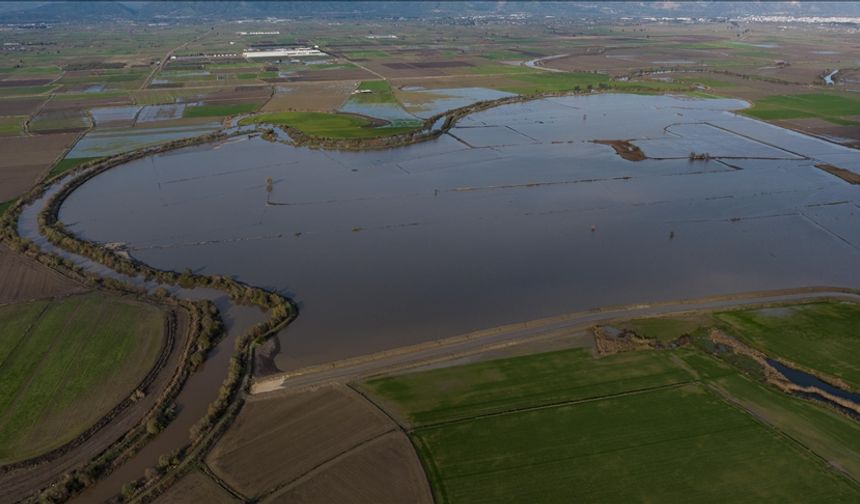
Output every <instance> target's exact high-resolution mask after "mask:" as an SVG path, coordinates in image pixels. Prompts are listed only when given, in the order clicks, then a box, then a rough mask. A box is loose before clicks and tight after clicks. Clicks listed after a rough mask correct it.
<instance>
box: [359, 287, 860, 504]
mask: <svg viewBox="0 0 860 504" xmlns="http://www.w3.org/2000/svg"><path fill="white" fill-rule="evenodd" d="M857 317H860V306H858V305H856V304H847V303H816V304H809V305H794V306H790V307H780V308H777V309H776V311H766V312H760V311H754V310H735V311H730V312H721V313H717V314H713V315H709V314H702V315H685V316H682V317H677V318H648V319H635V320H630V321H626V322H622V323H618V324H614V325H615V326H616V327H626V328H631V329H635V330H636V331H637V332H639V333H640V334H642V335H645V336H647V337H650V338H655V339H658V340H661V341H668V340H672V339H674V338H676V337H677V336H679V335H681V334H685V333H694V334H700V333H701V332H702V331H701V330H702V329H703V328H706V327H712V326H715V325H718V326H720V327H724V328H731V330H732V333H733V334H736V335H738V337H741V338H742V339H744V340H745V341H747V342H748V343H750V344H751V345H754V346H757V347H759V348H762V349H766V351H768V352H769V355H773V356H784V357H786V358H791V357H790V355H794V353H795V352H800V353H801V354H802V353H806V354H808V355H806V356H805V359H804V358H801V357H804V356H801V355H795V357H794V358H793V360H796V361H797V362H799V363H801V364H804V365H808V366H810V367H812V366H813V365H814V366H817V367H816V369H822V370H830V372H833V373H834V374H836V372H842V373H843V374H849V375H850V374H851V373H852V372H853V363H856V362H860V359H858V358H857V354H856V352H857V351H858V350H856V347H857V345H856V338H857V337H860V333H858V332H857V329H856V328H858V327H860V324H858V319H857ZM792 328H794V329H792ZM846 333H848V334H846ZM852 346H853V347H855V348H852ZM804 349H805V351H804ZM840 352H844V354H842V355H840ZM357 386H358V387H359V388H361V389H363V390H364V391H365V392H366V393H368V394H369V395H370V396H371V397H374V398H375V400H376V401H377V402H378V404H380V405H381V406H382V407H384V408H385V409H386V410H388V411H389V412H391V413H392V414H394V415H395V416H396V417H399V418H401V419H404V420H406V421H407V425H409V426H410V431H409V432H410V435H411V436H412V439H413V442H414V443H415V445H416V447H417V449H418V451H419V455H420V456H421V458H422V460H423V462H424V466H425V468H426V470H427V472H428V475H429V478H430V481H431V486H432V488H433V491H434V495H435V497H436V502H440V503H445V502H454V503H459V502H468V503H472V502H479V503H480V502H541V503H552V502H751V503H752V502H798V501H800V502H853V501H857V500H858V499H860V485H858V484H857V483H856V482H857V481H860V425H859V424H858V423H857V421H856V420H854V419H852V418H850V417H848V416H846V415H843V414H841V413H839V412H837V411H835V410H833V409H830V408H828V407H826V406H824V405H821V404H819V403H815V402H810V401H807V400H804V399H801V398H798V397H794V396H790V395H787V394H785V393H783V392H781V391H779V390H778V389H776V388H774V387H771V386H768V385H766V384H764V383H762V382H758V381H756V380H755V379H753V378H752V377H750V376H747V375H745V374H744V373H743V372H742V371H741V370H740V369H738V368H735V367H733V366H732V365H730V364H729V363H728V362H727V361H724V360H720V359H717V358H715V357H713V356H711V355H709V354H706V353H704V352H702V351H701V350H699V349H698V348H697V347H696V346H688V347H683V348H677V349H674V350H643V351H637V352H627V353H622V354H615V355H612V356H604V357H601V358H595V357H593V356H592V355H591V353H590V352H589V351H587V350H585V349H572V350H561V351H555V352H550V353H543V354H535V355H528V356H522V357H513V358H507V359H500V360H494V361H486V362H477V363H472V364H467V365H461V366H455V367H449V368H438V369H433V370H429V371H423V372H419V373H412V374H404V375H398V376H392V377H383V378H377V379H373V380H370V381H368V382H364V383H362V384H358V385H357ZM837 467H838V468H839V469H838V470H837V469H835V468H837ZM846 475H847V477H846ZM852 479H853V481H852Z"/></svg>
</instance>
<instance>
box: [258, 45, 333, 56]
mask: <svg viewBox="0 0 860 504" xmlns="http://www.w3.org/2000/svg"><path fill="white" fill-rule="evenodd" d="M242 56H244V57H245V58H299V57H303V56H326V53H324V52H322V51H320V50H319V49H317V48H316V47H284V48H278V49H267V50H263V51H245V52H243V53H242Z"/></svg>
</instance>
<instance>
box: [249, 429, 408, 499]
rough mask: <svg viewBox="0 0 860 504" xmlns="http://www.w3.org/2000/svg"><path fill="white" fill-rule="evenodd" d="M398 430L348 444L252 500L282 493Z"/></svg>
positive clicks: (390, 430)
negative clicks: (334, 453)
mask: <svg viewBox="0 0 860 504" xmlns="http://www.w3.org/2000/svg"><path fill="white" fill-rule="evenodd" d="M398 432H399V429H397V427H392V428H390V429H388V430H386V431H385V432H382V433H380V434H376V435H374V436H371V437H369V438H367V439H365V440H364V441H360V442H358V443H356V444H354V445H352V446H350V447H349V448H347V449H345V450H343V451H341V452H340V453H338V454H336V455H333V456H332V457H329V458H327V459H326V460H324V461H322V462H320V463H319V464H317V465H315V466H313V467H311V468H310V469H308V470H307V471H305V472H303V473H302V474H300V475H298V476H296V477H295V478H293V479H291V480H290V481H286V482H284V483H279V484H277V485H275V486H274V487H272V488H271V489H270V490H268V491H266V492H263V493H261V494H259V495H258V496H256V497H255V498H254V500H255V501H257V502H259V501H265V500H266V499H269V498H271V497H276V496H278V495H281V494H282V493H284V492H286V491H289V490H292V489H293V488H295V487H296V486H298V485H300V484H302V483H304V482H305V481H307V480H309V479H310V478H312V477H314V476H316V475H317V474H318V473H320V472H321V471H323V470H325V469H326V468H327V467H328V466H330V465H333V464H335V463H337V462H339V461H340V460H341V459H343V458H345V457H347V456H349V455H351V454H352V452H354V451H356V450H359V449H361V448H364V447H366V446H368V445H370V444H373V443H374V442H376V441H379V440H380V439H381V438H383V437H385V436H387V435H389V434H393V433H398Z"/></svg>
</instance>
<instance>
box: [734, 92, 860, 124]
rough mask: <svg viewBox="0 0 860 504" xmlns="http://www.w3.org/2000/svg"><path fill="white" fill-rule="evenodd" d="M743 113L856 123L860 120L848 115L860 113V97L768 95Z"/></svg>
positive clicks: (768, 116) (823, 94) (756, 115)
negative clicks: (850, 117) (849, 117)
mask: <svg viewBox="0 0 860 504" xmlns="http://www.w3.org/2000/svg"><path fill="white" fill-rule="evenodd" d="M741 112H742V113H744V114H746V115H748V116H751V117H755V118H757V119H764V120H778V119H800V118H806V117H817V118H819V119H824V120H825V121H829V122H832V123H834V124H840V125H852V124H856V121H854V120H851V119H846V118H845V117H848V116H856V115H860V99H855V98H848V97H845V96H839V95H833V94H825V93H809V94H799V95H791V96H768V97H767V98H762V99H760V100H756V101H755V102H754V103H753V106H752V107H750V108H748V109H745V110H742V111H741Z"/></svg>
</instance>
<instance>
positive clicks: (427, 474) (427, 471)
mask: <svg viewBox="0 0 860 504" xmlns="http://www.w3.org/2000/svg"><path fill="white" fill-rule="evenodd" d="M346 388H348V389H350V390H352V391H353V392H354V393H355V394H358V395H359V396H361V397H362V398H364V400H366V401H367V402H369V403H370V404H371V405H373V407H375V408H376V409H378V410H379V411H381V412H382V413H383V414H384V415H385V416H387V417H388V418H390V419H391V421H392V422H394V424H395V425H397V427H398V428H399V429H400V432H402V433H403V435H404V436H405V437H406V439H407V440H408V441H409V446H411V447H412V456H413V457H415V460H417V461H418V465H419V466H420V467H421V471H422V472H423V473H424V482H425V483H426V485H427V487H426V490H427V493H428V494H429V495H430V499H431V501H436V499H435V495H434V492H433V482H434V481H436V482H437V484H438V485H439V486H440V492H441V493H442V499H441V501H442V502H448V496H447V493H446V491H445V489H444V486H443V485H442V479H441V478H438V477H436V478H431V475H436V474H438V473H439V469H438V468H437V467H436V463H435V462H434V461H433V460H432V456H431V455H430V451H429V449H426V448H425V451H426V453H427V457H422V456H421V453H420V451H421V450H419V448H418V446H416V444H415V443H416V442H421V440H420V438H419V437H418V436H411V435H410V432H409V429H408V428H407V427H406V426H405V425H403V424H401V423H400V422H399V421H398V420H397V418H396V417H395V416H394V415H393V414H392V413H390V412H389V411H388V410H387V409H385V408H383V407H382V405H381V404H379V403H377V402H376V401H374V400H373V399H372V398H371V397H370V394H368V393H366V392H365V391H364V390H362V389H360V388H358V386H356V385H354V384H353V383H347V384H346ZM422 447H423V443H422ZM428 464H429V466H428Z"/></svg>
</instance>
